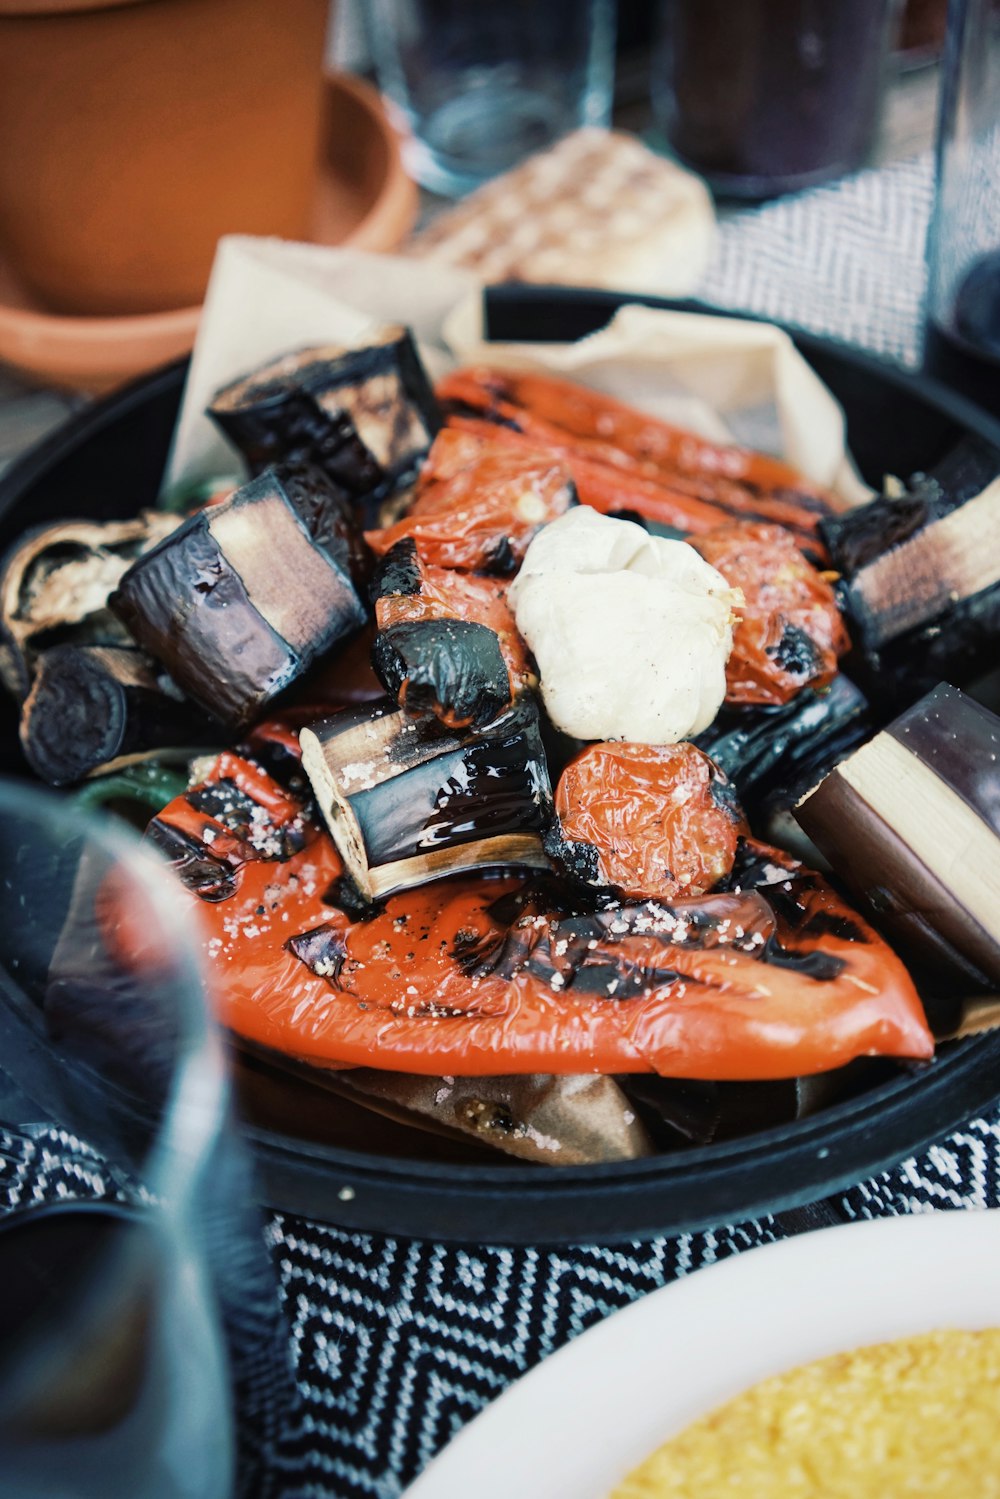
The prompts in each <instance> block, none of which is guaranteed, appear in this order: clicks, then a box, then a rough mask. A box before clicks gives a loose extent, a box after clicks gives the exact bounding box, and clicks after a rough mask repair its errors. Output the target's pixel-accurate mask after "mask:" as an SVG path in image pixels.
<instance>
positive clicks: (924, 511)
mask: <svg viewBox="0 0 1000 1499" xmlns="http://www.w3.org/2000/svg"><path fill="white" fill-rule="evenodd" d="M996 464H997V456H996V453H995V452H994V453H993V458H992V468H993V470H994V471H995V468H996ZM962 480H963V476H962V475H960V474H955V476H954V481H953V483H954V487H952V481H949V483H942V484H937V483H935V482H933V481H924V482H922V483H920V484H917V485H915V486H914V488H913V489H911V490H909V491H907V492H905V493H903V494H901V495H900V496H899V497H898V498H896V497H892V498H889V497H886V496H880V497H878V498H877V499H874V500H871V501H870V502H869V503H868V504H867V505H864V506H859V507H858V508H857V509H855V510H853V511H851V512H849V514H847V515H845V516H843V517H838V518H837V519H836V521H830V522H829V523H826V524H825V525H824V528H823V529H824V533H825V535H826V537H827V539H828V542H829V546H830V551H831V555H832V557H833V562H834V566H835V567H836V568H837V570H838V572H840V573H841V575H842V582H841V584H840V585H839V588H840V595H841V602H842V604H843V607H844V612H845V615H846V617H847V619H848V621H849V623H850V627H851V635H852V638H853V640H854V644H855V653H854V658H853V663H852V664H853V667H854V668H855V669H856V670H857V673H858V675H859V678H860V680H861V682H862V685H863V686H864V687H865V689H866V691H868V692H869V693H870V695H871V697H872V700H873V701H877V703H878V705H879V707H880V709H882V710H883V713H884V718H886V719H888V718H890V717H891V716H892V715H893V713H895V712H898V711H899V710H900V709H901V708H904V707H907V706H909V705H910V704H911V703H913V702H914V701H915V700H916V699H917V698H919V697H920V696H922V695H923V694H924V693H926V692H929V691H932V690H933V689H934V688H935V687H936V686H937V685H938V684H939V683H940V682H950V683H951V684H952V685H953V686H956V687H960V686H963V685H964V684H965V683H967V682H969V681H972V680H974V679H975V678H976V677H977V676H979V675H980V674H982V673H983V672H986V671H990V670H991V669H992V668H993V666H994V665H995V664H996V641H997V636H998V633H1000V480H998V479H993V480H992V482H990V483H989V484H987V485H986V487H985V488H984V489H981V490H979V491H977V492H975V493H973V494H971V495H970V494H969V493H968V486H967V485H965V484H964V483H963V482H962Z"/></svg>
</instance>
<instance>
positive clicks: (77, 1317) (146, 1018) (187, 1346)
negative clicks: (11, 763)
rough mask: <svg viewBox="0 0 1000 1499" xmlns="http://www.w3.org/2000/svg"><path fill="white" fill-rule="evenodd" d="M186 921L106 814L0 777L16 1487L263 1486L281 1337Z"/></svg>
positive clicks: (54, 1492)
mask: <svg viewBox="0 0 1000 1499" xmlns="http://www.w3.org/2000/svg"><path fill="white" fill-rule="evenodd" d="M192 919H193V918H192V915H191V913H190V912H189V911H188V910H187V909H186V908H185V905H184V901H183V896H182V894H181V892H179V890H178V889H176V888H175V887H174V884H173V881H172V879H171V878H170V876H169V875H168V874H167V872H166V871H165V869H164V868H163V867H162V866H160V865H159V863H158V861H156V860H155V859H154V857H153V855H152V854H150V853H148V852H147V851H146V850H145V849H144V848H142V847H141V846H140V845H139V841H138V839H137V838H135V837H134V836H129V835H128V833H127V830H125V829H124V828H123V829H121V830H120V831H119V830H118V828H117V827H115V826H113V825H111V824H110V823H109V825H108V826H107V828H105V827H104V826H102V825H101V824H98V823H97V822H95V821H93V820H91V819H89V818H84V817H83V816H82V815H81V814H80V813H78V812H77V811H76V810H75V809H74V808H73V807H72V804H71V803H69V802H68V801H65V800H58V799H57V798H55V797H52V796H48V795H44V794H42V793H37V792H34V791H32V790H31V789H30V788H25V787H24V786H20V785H16V784H14V783H10V782H7V783H0V1178H2V1184H3V1188H4V1191H3V1193H2V1194H0V1203H2V1207H0V1474H2V1488H3V1492H4V1493H5V1494H10V1495H16V1496H18V1499H35V1496H38V1499H43V1496H44V1499H63V1496H67V1499H68V1496H73V1499H90V1496H94V1499H98V1496H101V1499H103V1496H106V1495H108V1494H123V1495H124V1494H127V1495H129V1496H130V1499H226V1496H228V1495H231V1494H246V1495H250V1494H253V1495H255V1496H257V1495H261V1494H266V1493H267V1492H268V1489H267V1476H266V1473H267V1466H268V1460H269V1458H270V1456H271V1449H272V1448H273V1446H274V1442H275V1439H276V1435H277V1432H278V1429H279V1424H280V1421H281V1419H282V1418H283V1417H284V1416H285V1415H286V1414H287V1412H288V1406H289V1404H290V1401H291V1388H292V1387H291V1379H290V1375H289V1372H288V1366H287V1340H286V1337H285V1335H284V1332H283V1329H282V1326H281V1323H280V1318H279V1315H278V1311H277V1299H276V1291H275V1287H274V1284H273V1281H272V1279H271V1267H270V1264H269V1263H268V1261H267V1258H266V1253H265V1250H264V1246H263V1241H262V1238H261V1233H260V1223H259V1220H258V1218H257V1214H256V1212H255V1211H254V1208H253V1206H252V1197H251V1193H250V1183H249V1178H248V1172H247V1166H246V1162H245V1160H244V1158H243V1155H242V1150H241V1146H240V1142H239V1140H238V1139H237V1138H236V1137H235V1135H234V1133H233V1132H232V1129H231V1125H230V1122H229V1117H228V1109H229V1087H228V1080H227V1075H226V1069H225V1065H224V1059H223V1054H222V1047H221V1042H220V1038H219V1036H218V1033H217V1032H216V1031H215V1029H214V1027H213V1025H212V1023H211V1020H210V1018H209V1015H208V1009H207V1005H206V1001H205V993H204V989H203V985H202V979H201V975H200V972H199V969H198V965H197V962H196V959H195V957H194V951H195V949H194V945H193V943H192V941H191V930H190V927H191V922H192ZM237 1416H238V1418H239V1419H238V1421H237Z"/></svg>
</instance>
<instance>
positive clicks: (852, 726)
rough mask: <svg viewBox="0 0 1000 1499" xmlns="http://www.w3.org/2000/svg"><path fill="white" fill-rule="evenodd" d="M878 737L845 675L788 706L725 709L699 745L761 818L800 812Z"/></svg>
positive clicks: (802, 694) (807, 691) (808, 691)
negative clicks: (811, 794)
mask: <svg viewBox="0 0 1000 1499" xmlns="http://www.w3.org/2000/svg"><path fill="white" fill-rule="evenodd" d="M871 732H872V714H871V711H870V708H869V704H868V700H867V698H866V697H865V696H864V694H863V693H862V692H861V691H860V689H859V688H857V687H856V686H855V685H854V683H853V682H852V681H850V679H849V678H848V677H845V676H843V675H841V674H839V673H838V675H837V676H835V677H834V679H833V681H832V682H831V683H830V686H829V687H828V688H826V689H825V690H824V691H823V692H813V691H812V690H811V689H809V688H806V689H805V690H804V691H802V692H800V693H798V694H797V695H796V696H795V697H794V698H793V699H792V700H791V702H789V703H786V704H785V705H784V706H783V707H778V708H768V707H729V706H724V707H723V708H722V710H721V712H720V713H719V714H718V716H717V718H716V720H715V722H714V723H713V724H712V725H711V727H710V728H707V729H706V730H705V732H704V733H703V734H699V735H698V738H697V744H698V746H699V748H700V749H703V750H704V751H705V753H706V755H708V756H710V758H711V759H712V760H714V761H715V763H716V764H717V765H718V766H719V767H720V769H721V770H723V771H724V772H725V774H726V775H727V776H728V777H729V780H730V781H731V782H732V784H733V786H734V788H735V791H736V794H737V796H738V797H739V799H740V802H741V803H742V804H743V805H744V806H745V807H747V808H748V809H749V810H750V811H751V813H753V814H757V813H758V812H759V811H760V809H761V808H762V806H763V805H764V804H766V805H767V807H769V808H783V807H789V806H791V805H793V803H794V802H795V801H797V800H798V797H799V796H801V795H803V794H804V793H805V792H806V791H808V790H809V789H810V787H812V786H815V785H816V783H817V782H818V781H819V780H821V779H822V777H823V776H824V775H826V773H827V771H828V770H830V769H831V768H832V766H833V765H835V764H836V762H837V761H838V760H840V759H842V758H843V756H844V755H846V754H848V753H849V752H850V751H851V750H852V749H854V748H855V746H856V745H858V744H860V743H861V741H862V740H863V739H866V738H867V737H868V736H869V735H870V733H871Z"/></svg>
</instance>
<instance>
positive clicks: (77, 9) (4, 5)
mask: <svg viewBox="0 0 1000 1499" xmlns="http://www.w3.org/2000/svg"><path fill="white" fill-rule="evenodd" d="M145 4H146V0H0V20H4V19H5V18H6V19H10V20H18V21H27V20H37V19H40V18H41V17H43V16H68V15H70V16H71V15H74V14H82V13H84V12H86V11H89V10H121V9H123V8H124V7H125V6H126V5H145Z"/></svg>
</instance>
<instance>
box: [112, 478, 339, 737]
mask: <svg viewBox="0 0 1000 1499" xmlns="http://www.w3.org/2000/svg"><path fill="white" fill-rule="evenodd" d="M342 516H343V512H342V507H341V505H340V502H339V500H338V498H337V496H336V495H335V494H334V493H333V492H332V491H330V490H327V491H326V492H324V491H323V490H322V489H320V488H319V486H318V481H317V480H316V478H315V476H312V477H310V478H309V479H308V481H305V480H303V478H302V476H301V474H299V473H298V472H291V473H290V472H288V471H286V470H277V471H271V472H268V473H266V474H262V475H261V476H260V478H258V479H254V480H252V481H251V483H249V484H246V485H244V486H243V488H242V489H239V490H237V491H236V493H235V494H234V495H232V496H231V498H230V499H228V500H225V501H224V502H223V503H222V504H219V505H213V506H210V507H208V508H207V509H205V510H202V511H200V512H199V513H198V514H196V515H194V516H192V517H191V518H190V519H189V520H188V521H186V522H185V523H184V524H183V525H182V526H181V527H179V529H178V530H176V531H175V532H173V534H172V535H171V536H169V537H168V538H167V539H166V541H164V542H162V543H161V544H160V545H159V546H158V547H156V548H155V550H153V551H152V552H149V553H147V554H146V555H145V556H144V557H142V558H141V559H140V560H139V561H138V562H137V563H135V564H134V565H133V566H132V567H131V568H130V569H129V571H128V572H127V573H126V574H125V576H124V577H123V578H122V580H121V582H120V584H119V586H118V589H117V591H116V592H115V593H114V594H113V596H112V598H111V600H110V603H111V607H112V609H113V610H114V611H115V613H116V614H117V615H118V616H119V618H120V619H122V620H123V621H124V623H125V624H126V625H127V626H128V628H129V630H130V631H131V632H132V634H133V635H134V637H135V638H136V640H138V642H139V644H140V645H141V646H143V647H144V649H146V650H148V651H149V652H150V654H151V655H154V656H156V657H157V658H158V659H159V660H160V661H162V662H163V664H164V665H165V666H166V667H167V670H168V671H169V672H170V674H171V676H172V677H173V678H174V679H175V681H176V682H177V683H178V684H179V685H180V686H181V687H182V688H183V689H184V691H185V692H187V693H188V694H189V696H191V697H192V698H194V699H195V700H196V701H197V702H200V703H201V704H202V705H203V706H204V707H205V708H207V709H208V711H209V712H213V713H215V714H217V715H218V716H219V717H221V718H224V719H226V720H227V721H228V722H230V723H232V724H235V725H241V724H245V723H247V722H249V720H250V719H251V718H253V717H254V715H255V714H256V713H258V712H259V710H260V709H261V708H262V707H263V706H264V704H265V703H267V702H268V701H269V700H270V699H271V698H272V697H274V696H276V695H277V694H278V693H279V692H281V691H283V690H284V689H285V688H286V687H287V686H289V684H290V683H291V682H293V681H294V680H295V679H296V678H297V677H299V676H301V675H302V673H303V672H305V671H306V669H307V668H308V667H309V666H310V665H311V664H312V662H313V661H315V660H316V659H317V657H319V656H321V655H322V654H323V653H324V652H325V651H328V650H330V649H331V647H333V646H334V645H336V644H338V643H339V642H340V641H343V640H346V639H347V638H349V637H350V636H351V635H352V634H354V633H355V632H356V631H357V630H358V629H360V627H361V626H362V625H363V624H364V621H365V618H366V611H365V608H364V605H363V604H362V602H361V598H360V596H359V594H358V590H357V587H356V586H355V583H354V581H353V579H352V577H351V566H352V557H351V555H350V546H349V544H348V541H347V540H346V539H345V535H344V532H343V526H342Z"/></svg>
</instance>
